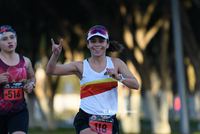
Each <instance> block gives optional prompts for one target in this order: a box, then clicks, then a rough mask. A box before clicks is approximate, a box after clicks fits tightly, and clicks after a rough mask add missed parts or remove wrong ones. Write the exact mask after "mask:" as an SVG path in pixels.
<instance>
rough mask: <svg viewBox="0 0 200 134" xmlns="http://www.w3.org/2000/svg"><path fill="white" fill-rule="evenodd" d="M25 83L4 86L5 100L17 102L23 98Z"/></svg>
mask: <svg viewBox="0 0 200 134" xmlns="http://www.w3.org/2000/svg"><path fill="white" fill-rule="evenodd" d="M23 87H24V82H16V83H6V84H4V90H3V99H4V100H5V101H15V100H20V99H22V98H23Z"/></svg>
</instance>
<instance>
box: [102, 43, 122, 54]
mask: <svg viewBox="0 0 200 134" xmlns="http://www.w3.org/2000/svg"><path fill="white" fill-rule="evenodd" d="M109 43H110V46H109V48H108V49H107V50H106V55H110V53H112V52H118V53H121V52H122V50H123V49H124V47H123V45H122V44H121V43H119V42H117V41H109Z"/></svg>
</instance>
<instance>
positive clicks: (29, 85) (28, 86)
mask: <svg viewBox="0 0 200 134" xmlns="http://www.w3.org/2000/svg"><path fill="white" fill-rule="evenodd" d="M23 89H24V91H25V92H26V93H27V94H30V93H31V92H32V91H33V89H34V86H33V84H32V83H31V82H29V83H27V84H26V85H24V87H23Z"/></svg>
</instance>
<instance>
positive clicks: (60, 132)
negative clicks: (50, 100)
mask: <svg viewBox="0 0 200 134" xmlns="http://www.w3.org/2000/svg"><path fill="white" fill-rule="evenodd" d="M28 134H76V131H75V129H74V128H58V129H56V130H51V131H50V130H49V131H45V130H42V129H40V128H36V129H29V133H28ZM120 134H123V133H122V131H120ZM140 134H151V132H150V131H142V132H141V133H140ZM171 134H180V132H172V133H171ZM191 134H200V132H193V133H191Z"/></svg>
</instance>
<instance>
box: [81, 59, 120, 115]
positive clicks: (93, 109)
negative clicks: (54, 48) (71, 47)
mask: <svg viewBox="0 0 200 134" xmlns="http://www.w3.org/2000/svg"><path fill="white" fill-rule="evenodd" d="M106 58H107V66H106V68H114V65H113V62H112V60H111V59H110V57H108V56H107V57H106ZM106 68H105V69H104V70H103V71H102V72H101V73H97V72H95V71H94V70H93V69H92V68H91V67H90V65H89V63H88V61H87V59H85V60H84V61H83V75H82V80H81V81H80V82H81V103H80V108H81V109H82V110H83V111H85V112H86V113H89V114H95V115H114V114H116V112H117V107H118V93H117V85H118V82H117V80H116V79H113V78H112V77H110V76H109V75H104V74H105V72H106Z"/></svg>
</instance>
